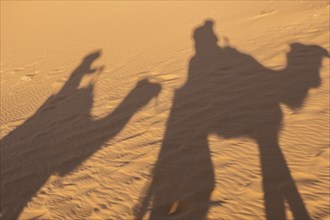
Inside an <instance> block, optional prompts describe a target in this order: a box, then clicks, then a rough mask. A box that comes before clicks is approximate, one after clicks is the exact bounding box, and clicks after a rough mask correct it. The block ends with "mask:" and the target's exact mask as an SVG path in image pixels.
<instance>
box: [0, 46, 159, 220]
mask: <svg viewBox="0 0 330 220" xmlns="http://www.w3.org/2000/svg"><path fill="white" fill-rule="evenodd" d="M100 55H101V52H100V51H97V52H94V53H91V54H89V55H87V56H86V57H85V58H84V59H83V60H82V62H81V64H80V65H79V66H78V67H77V68H76V69H75V70H74V71H73V72H72V74H71V76H70V78H69V79H68V81H67V82H66V83H65V84H64V86H63V87H62V88H61V90H60V91H59V92H58V93H57V94H55V95H53V96H51V97H50V98H48V99H47V101H46V102H45V103H44V104H43V105H42V106H41V107H40V108H39V109H38V110H37V111H36V112H35V113H34V114H33V115H32V116H31V117H30V118H29V119H28V120H26V121H25V122H24V123H23V124H22V125H20V126H19V127H17V128H16V129H15V130H13V131H12V132H10V133H9V134H8V135H7V136H5V137H3V139H2V140H1V149H0V150H1V212H0V213H1V215H0V218H1V219H17V218H18V217H19V214H20V213H21V211H22V210H23V208H24V207H25V205H26V204H27V203H28V202H29V201H30V200H31V198H32V197H33V196H34V195H35V194H36V192H37V191H38V190H39V189H40V188H41V186H42V185H43V184H44V183H45V182H46V181H47V179H48V178H49V177H50V175H52V174H55V173H57V174H59V175H61V176H64V175H66V174H68V173H69V172H71V171H73V170H74V169H75V168H77V167H78V165H80V164H81V163H82V162H83V161H84V160H86V159H87V158H88V157H90V156H91V155H92V154H93V153H95V152H96V151H97V150H99V149H100V148H101V146H102V144H103V143H104V142H105V141H107V140H108V139H110V138H112V137H114V136H115V135H116V134H118V133H119V132H120V131H121V130H122V129H123V128H124V126H125V125H126V123H127V122H128V121H129V119H130V118H131V117H132V115H133V114H134V113H135V112H137V111H139V109H141V108H142V107H143V106H145V105H146V104H147V103H148V102H149V101H150V100H151V99H152V98H153V97H155V96H157V95H158V94H159V92H160V90H161V87H160V85H159V84H155V83H150V82H149V81H148V80H146V79H145V80H141V81H139V82H138V83H137V85H136V87H135V88H134V89H132V91H130V93H129V94H128V95H127V96H126V98H125V99H124V100H123V101H122V102H121V103H120V104H119V105H118V106H117V108H116V109H114V110H113V111H112V112H111V113H110V114H108V115H107V116H106V117H104V118H102V119H98V120H96V119H93V118H92V117H91V115H90V113H91V109H92V105H93V90H94V83H93V81H91V82H90V83H89V85H88V86H87V87H85V88H80V87H79V85H80V83H81V81H82V78H83V77H84V76H85V75H87V74H99V73H100V72H101V71H102V69H103V67H97V68H93V67H92V64H93V62H94V61H95V60H96V59H98V58H99V57H100Z"/></svg>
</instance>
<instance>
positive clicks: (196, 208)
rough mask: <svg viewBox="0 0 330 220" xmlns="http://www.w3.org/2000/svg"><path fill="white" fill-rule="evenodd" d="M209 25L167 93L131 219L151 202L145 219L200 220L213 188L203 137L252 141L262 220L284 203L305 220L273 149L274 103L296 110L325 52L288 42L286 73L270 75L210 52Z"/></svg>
mask: <svg viewBox="0 0 330 220" xmlns="http://www.w3.org/2000/svg"><path fill="white" fill-rule="evenodd" d="M213 26H214V21H212V20H207V21H206V22H205V23H204V24H203V25H201V26H199V27H197V28H196V29H195V30H194V32H193V40H194V43H195V54H194V55H193V57H192V58H191V59H190V62H189V68H188V78H187V80H186V83H185V84H184V85H183V86H182V87H181V88H179V89H177V90H176V91H175V94H174V98H173V104H172V108H171V111H170V114H169V119H168V122H167V126H166V132H165V136H164V140H163V143H162V146H161V149H160V152H159V155H158V159H157V161H156V163H155V167H154V169H153V176H152V181H151V183H150V185H149V186H148V187H147V190H146V193H145V195H144V196H143V197H142V198H141V201H140V204H139V205H137V206H136V209H135V211H136V218H137V219H142V218H143V216H144V215H145V214H146V211H147V209H148V206H149V204H150V202H151V201H152V205H151V213H150V216H149V218H150V219H163V218H165V219H204V218H206V215H207V211H208V210H209V207H210V206H211V205H212V204H213V203H212V201H210V195H211V193H212V191H213V190H214V187H215V176H214V168H213V165H212V161H211V153H210V149H209V146H208V143H207V137H208V135H210V134H214V133H215V134H217V135H219V136H222V137H224V138H238V137H249V138H252V139H254V140H255V141H256V142H257V144H258V148H259V151H260V163H261V170H262V178H263V180H262V185H263V190H264V205H265V214H266V218H267V219H286V216H285V206H284V204H285V200H286V201H287V202H288V204H289V206H290V209H291V211H292V214H293V216H294V218H295V219H310V216H309V214H308V211H307V209H306V207H305V204H304V202H303V200H302V198H301V196H300V194H299V192H298V190H297V187H296V185H295V182H294V180H293V178H292V176H291V174H290V170H289V168H288V165H287V163H286V160H285V157H284V155H283V153H282V151H281V149H280V146H279V143H278V137H279V133H280V131H281V127H282V122H283V112H282V110H281V107H280V104H281V103H283V104H285V105H287V106H288V107H290V108H291V109H293V110H298V109H300V108H302V107H303V105H304V102H305V100H306V98H307V96H308V91H309V90H310V89H312V88H317V87H319V86H320V85H321V77H320V68H321V66H322V60H323V57H329V53H328V51H327V50H325V49H324V48H322V47H320V46H317V45H304V44H302V43H292V44H290V51H289V52H288V53H287V65H286V67H284V68H283V69H281V70H273V69H269V68H267V67H265V66H263V65H262V64H261V63H259V62H258V61H257V60H256V59H255V58H254V57H253V56H251V55H249V54H246V53H243V52H240V51H239V50H238V49H236V48H234V47H232V46H229V45H226V46H223V47H220V46H218V44H219V38H218V37H217V35H216V34H215V33H214V30H213ZM218 150H220V151H221V148H219V149H218ZM220 181H221V180H220ZM173 210H174V211H173Z"/></svg>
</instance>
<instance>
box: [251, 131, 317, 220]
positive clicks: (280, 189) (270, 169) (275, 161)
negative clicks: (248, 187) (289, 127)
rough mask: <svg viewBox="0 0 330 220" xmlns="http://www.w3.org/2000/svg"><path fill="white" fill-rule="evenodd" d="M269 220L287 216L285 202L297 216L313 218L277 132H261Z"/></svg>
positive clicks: (260, 139)
mask: <svg viewBox="0 0 330 220" xmlns="http://www.w3.org/2000/svg"><path fill="white" fill-rule="evenodd" d="M256 141H257V143H258V146H259V151H260V162H261V171H262V177H263V180H262V184H263V190H264V203H265V212H266V219H267V220H273V219H274V220H275V219H277V220H279V219H286V215H285V201H287V203H288V204H289V207H290V209H291V212H292V215H293V217H294V219H311V218H310V216H309V214H308V211H307V209H306V207H305V205H304V202H303V199H302V198H301V196H300V194H299V192H298V189H297V186H296V184H295V181H294V180H293V178H292V176H291V174H290V170H289V167H288V165H287V163H286V160H285V157H284V155H283V153H282V151H281V148H280V146H279V143H278V131H274V130H273V131H270V132H269V133H268V135H258V137H257V138H256Z"/></svg>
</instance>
